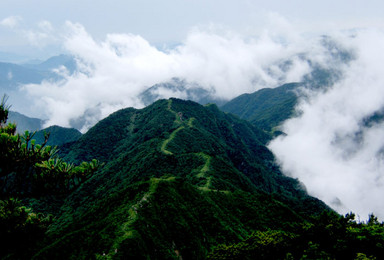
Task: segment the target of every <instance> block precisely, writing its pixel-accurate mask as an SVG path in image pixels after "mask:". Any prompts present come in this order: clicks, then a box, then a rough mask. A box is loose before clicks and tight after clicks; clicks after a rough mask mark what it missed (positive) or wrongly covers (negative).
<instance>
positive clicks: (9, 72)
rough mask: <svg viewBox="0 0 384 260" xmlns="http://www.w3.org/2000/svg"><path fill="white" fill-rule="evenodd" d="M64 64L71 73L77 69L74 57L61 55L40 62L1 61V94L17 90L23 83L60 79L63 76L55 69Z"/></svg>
mask: <svg viewBox="0 0 384 260" xmlns="http://www.w3.org/2000/svg"><path fill="white" fill-rule="evenodd" d="M61 66H64V67H65V68H66V69H67V70H68V71H69V73H73V72H74V71H75V70H76V62H75V60H74V58H73V57H71V56H67V55H59V56H54V57H51V58H49V59H48V60H46V61H44V62H41V63H38V64H14V63H7V62H0V94H1V95H3V94H4V93H9V92H13V91H15V90H17V87H18V86H20V85H22V84H39V83H41V82H42V81H43V80H53V81H56V80H59V79H61V76H59V75H58V74H57V73H55V72H54V71H53V70H54V69H57V68H59V67H61Z"/></svg>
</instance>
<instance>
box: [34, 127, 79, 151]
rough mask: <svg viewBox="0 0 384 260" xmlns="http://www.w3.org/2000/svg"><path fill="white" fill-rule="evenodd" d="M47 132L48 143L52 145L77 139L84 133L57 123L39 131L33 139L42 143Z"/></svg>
mask: <svg viewBox="0 0 384 260" xmlns="http://www.w3.org/2000/svg"><path fill="white" fill-rule="evenodd" d="M45 133H49V139H48V142H47V145H50V146H58V145H63V144H65V143H70V142H74V141H77V140H78V139H79V138H80V137H81V135H82V134H81V133H80V131H79V130H77V129H74V128H66V127H61V126H57V125H55V126H50V127H47V128H44V129H42V130H40V131H37V132H36V134H35V135H34V136H33V139H35V140H36V143H38V144H41V143H43V142H44V134H45Z"/></svg>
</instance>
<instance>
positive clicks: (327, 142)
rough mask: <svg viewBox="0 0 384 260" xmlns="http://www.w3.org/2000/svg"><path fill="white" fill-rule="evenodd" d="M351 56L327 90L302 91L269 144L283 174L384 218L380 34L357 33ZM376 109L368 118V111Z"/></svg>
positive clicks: (341, 205) (383, 40)
mask: <svg viewBox="0 0 384 260" xmlns="http://www.w3.org/2000/svg"><path fill="white" fill-rule="evenodd" d="M342 44H344V45H348V48H352V49H353V50H354V53H355V59H354V60H352V61H351V62H350V63H349V65H348V66H345V67H343V68H342V77H341V79H340V80H339V81H337V82H335V83H334V84H333V85H332V86H331V87H330V88H328V89H327V91H318V92H312V93H307V94H308V95H307V98H306V99H305V100H304V99H303V100H302V101H301V103H300V105H299V106H298V107H297V110H298V111H299V113H300V116H299V117H297V118H294V119H291V120H288V121H287V122H285V124H284V126H283V131H284V132H285V133H286V134H287V135H286V136H281V137H279V138H277V139H275V140H273V141H272V142H271V143H270V145H269V147H270V149H271V150H272V151H273V152H274V154H275V155H276V157H277V158H278V160H279V162H280V164H281V166H282V169H283V171H284V172H285V173H287V174H289V175H291V176H293V177H297V178H299V179H300V181H302V182H303V183H304V184H305V186H306V187H307V189H308V191H309V193H310V194H312V195H314V196H316V197H319V198H320V199H322V200H324V201H325V202H326V203H327V204H329V205H330V206H332V207H334V208H335V209H336V210H338V211H339V212H342V213H347V212H349V211H353V212H356V213H358V214H359V215H360V217H361V218H362V219H364V218H367V217H368V214H370V213H372V212H373V213H374V214H376V215H378V216H380V218H381V219H383V218H384V206H383V205H384V186H383V184H384V160H383V159H384V123H383V121H382V120H380V117H381V116H380V115H383V114H382V113H383V112H384V110H383V109H384V73H383V68H384V64H383V63H384V53H383V52H382V51H381V50H382V46H384V33H383V32H382V31H375V30H365V31H360V32H357V33H356V34H355V35H354V36H353V37H351V38H350V39H349V41H348V42H344V43H342ZM374 114H376V116H375V117H374V118H373V117H372V115H374Z"/></svg>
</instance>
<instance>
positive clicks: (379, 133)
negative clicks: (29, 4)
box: [20, 17, 384, 218]
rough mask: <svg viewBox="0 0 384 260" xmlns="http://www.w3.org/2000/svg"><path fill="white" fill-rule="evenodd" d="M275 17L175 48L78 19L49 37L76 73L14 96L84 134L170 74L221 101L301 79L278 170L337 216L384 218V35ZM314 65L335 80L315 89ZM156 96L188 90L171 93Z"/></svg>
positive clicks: (208, 32)
mask: <svg viewBox="0 0 384 260" xmlns="http://www.w3.org/2000/svg"><path fill="white" fill-rule="evenodd" d="M272 18H273V19H274V20H275V21H276V22H275V23H273V24H272V25H271V27H270V28H266V29H265V30H264V31H262V32H261V33H260V34H258V35H251V36H249V35H241V34H237V33H235V32H229V31H226V30H222V29H217V28H211V29H204V30H203V29H198V28H195V29H193V30H191V31H190V33H189V34H188V36H187V37H186V38H185V40H184V41H182V42H181V43H180V44H179V45H177V46H176V47H173V48H164V49H159V48H156V47H155V46H153V45H151V44H150V43H149V42H148V41H147V40H146V39H144V38H143V37H141V36H140V35H134V34H109V35H107V36H106V38H105V39H103V40H96V39H94V38H93V37H92V35H91V34H90V33H88V32H87V30H86V28H84V26H82V25H81V24H75V23H71V22H67V23H66V25H65V28H66V33H65V34H63V35H60V37H59V36H55V39H58V38H60V39H61V40H62V42H63V47H64V49H65V50H66V51H67V52H68V53H69V54H70V55H72V56H73V57H75V59H76V61H77V66H78V70H77V71H76V72H75V73H73V74H70V73H68V72H66V71H65V69H61V70H59V73H61V75H62V76H63V78H62V80H60V81H59V82H56V81H43V82H42V83H41V84H28V85H24V86H22V87H21V89H20V93H23V94H25V95H27V96H28V98H29V99H30V100H31V102H32V104H33V105H32V106H31V107H30V108H29V111H30V112H31V113H34V115H35V116H40V117H44V118H48V121H47V125H53V124H58V125H62V126H75V125H76V126H77V125H80V126H81V130H82V131H86V130H87V129H88V128H89V127H91V126H92V125H94V124H95V123H96V122H98V121H99V120H100V119H102V118H104V117H106V116H108V115H109V114H110V113H112V112H114V111H116V110H118V109H120V108H124V107H130V106H133V107H137V108H140V107H143V106H144V102H143V100H142V99H141V98H140V95H141V94H142V93H143V92H144V91H146V90H147V89H148V88H150V87H152V86H154V85H156V84H159V83H166V82H171V81H172V80H173V79H175V78H178V79H181V80H183V81H184V82H186V83H187V84H186V87H187V88H193V87H196V86H199V87H201V88H202V89H204V90H206V91H207V93H209V94H210V95H211V96H212V97H213V98H217V99H220V100H229V99H232V98H234V97H236V96H238V95H241V94H243V93H251V92H255V91H257V90H259V89H261V88H265V87H270V88H274V87H277V86H279V85H281V84H284V83H289V82H301V81H305V84H306V86H307V87H308V88H305V89H303V90H302V91H301V92H300V96H301V97H302V98H300V101H299V104H298V106H297V108H296V110H297V115H298V116H297V117H295V118H292V119H290V120H288V121H286V122H285V123H284V124H283V126H282V130H283V132H285V133H286V135H284V136H280V137H278V138H276V139H275V140H273V141H272V142H271V143H270V144H269V148H270V149H271V150H272V151H273V152H274V154H275V155H276V157H277V160H278V163H279V164H280V165H281V167H282V169H283V171H284V173H286V174H287V175H290V176H292V177H295V178H298V179H299V180H300V181H302V182H303V183H304V185H305V186H306V188H307V190H308V192H309V193H310V194H311V195H314V196H316V197H318V198H320V199H322V200H324V201H325V202H326V203H327V204H329V205H330V206H331V207H333V208H335V209H336V210H338V211H339V212H341V213H347V212H349V211H354V212H356V213H357V214H359V215H360V217H361V218H366V217H367V215H368V213H371V212H374V213H375V214H377V215H379V216H380V217H381V218H383V217H384V209H383V208H382V205H383V202H384V201H383V199H382V198H384V189H383V187H382V185H383V182H384V180H383V175H384V165H383V148H384V147H383V144H384V127H383V122H382V120H380V115H382V112H383V107H384V98H383V97H384V73H383V71H382V70H383V69H382V68H383V66H382V63H383V60H384V54H383V53H382V51H381V49H382V46H384V32H383V31H380V30H373V29H372V30H368V29H367V30H363V29H362V30H353V31H344V32H339V33H332V34H331V35H329V36H313V35H311V36H309V35H305V34H301V33H299V32H297V31H296V30H295V29H294V28H292V27H291V26H290V25H289V23H288V22H287V21H285V20H284V19H283V18H281V17H272ZM276 18H279V19H276ZM50 30H51V29H50ZM315 69H322V70H324V71H327V72H329V73H330V74H331V75H334V77H332V78H330V79H328V81H327V84H326V86H323V87H322V88H318V87H315V86H311V84H314V82H315V81H316V79H313V78H312V77H314V74H313V73H312V72H313V71H314V70H315ZM157 94H158V96H159V97H164V98H168V97H171V96H174V97H181V98H184V97H185V96H186V95H187V94H186V92H185V91H184V92H183V91H180V90H178V91H173V90H172V89H159V90H158V92H157ZM375 113H376V114H377V115H379V116H378V117H374V118H372V115H374V114H375ZM79 122H81V123H79Z"/></svg>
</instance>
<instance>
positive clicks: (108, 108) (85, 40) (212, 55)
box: [24, 22, 328, 131]
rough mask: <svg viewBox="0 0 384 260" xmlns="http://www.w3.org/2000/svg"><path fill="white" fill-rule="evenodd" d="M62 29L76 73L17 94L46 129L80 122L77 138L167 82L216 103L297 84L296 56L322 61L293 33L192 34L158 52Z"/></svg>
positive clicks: (140, 42) (135, 41)
mask: <svg viewBox="0 0 384 260" xmlns="http://www.w3.org/2000/svg"><path fill="white" fill-rule="evenodd" d="M276 27H278V26H276ZM66 28H67V32H68V33H67V34H66V35H65V37H64V39H63V45H64V47H65V49H66V50H67V51H68V52H69V53H70V54H72V55H74V56H75V57H76V59H77V62H78V66H79V68H80V71H78V72H77V73H75V74H73V75H67V76H65V80H63V81H62V82H59V83H57V82H55V83H52V82H43V83H42V84H38V85H36V84H33V85H27V86H24V91H26V92H27V93H28V94H29V96H30V97H31V99H32V100H33V102H34V104H35V108H34V109H35V110H36V111H46V112H45V115H44V116H45V117H47V118H48V121H47V124H48V125H49V124H58V125H63V126H71V125H72V123H71V122H74V121H76V120H79V119H80V118H81V119H82V120H85V121H86V124H85V125H84V127H83V129H82V130H83V131H85V130H86V129H88V128H89V127H90V126H92V125H93V124H95V123H96V122H97V121H98V120H100V119H101V118H103V117H105V116H107V115H108V114H109V113H111V112H113V111H115V110H117V109H119V108H123V107H127V106H134V107H141V106H143V103H142V102H141V100H140V99H139V98H138V96H139V95H140V93H142V92H143V91H145V90H146V89H147V88H149V87H151V86H152V85H154V84H157V83H162V82H167V81H170V80H171V79H172V78H180V79H182V80H185V81H186V82H190V83H194V84H190V85H191V86H193V85H195V84H198V85H199V86H200V87H202V88H204V89H206V90H208V91H209V93H211V95H212V96H215V97H216V98H220V99H231V98H233V97H236V96H238V95H240V94H243V93H245V92H254V91H256V90H258V89H260V88H263V87H276V86H278V85H280V84H283V83H285V82H292V81H300V80H301V79H302V77H303V76H304V75H306V74H308V73H309V72H310V66H309V64H308V60H307V59H306V58H304V57H303V56H302V53H305V52H307V53H308V52H309V50H310V51H311V53H312V54H313V53H314V54H315V55H314V56H313V59H315V60H316V59H317V60H318V61H316V62H323V61H321V60H320V57H321V59H323V56H324V55H323V54H322V53H324V52H325V51H328V50H325V48H324V46H321V45H320V44H318V43H316V44H315V45H312V44H310V42H309V41H308V40H307V41H303V40H302V39H301V38H300V37H299V36H297V35H296V34H295V32H294V31H293V30H292V34H289V33H287V31H285V33H286V34H285V35H283V36H282V35H276V33H274V31H267V30H266V31H265V32H264V33H262V34H261V35H259V36H257V37H245V36H242V35H238V34H236V33H231V32H223V31H221V32H214V30H213V29H212V30H205V31H203V30H199V29H195V30H192V31H191V32H190V33H189V35H188V37H187V38H186V39H185V41H184V42H182V43H181V44H180V45H179V46H177V47H175V48H173V49H167V50H159V49H157V48H156V47H154V46H151V45H150V44H149V43H148V42H147V41H146V40H145V39H143V38H142V37H140V36H138V35H132V34H110V35H107V37H106V39H105V40H103V41H96V40H95V39H93V38H92V36H91V35H89V34H88V33H87V31H86V30H85V28H84V27H83V26H82V25H80V24H73V23H70V22H67V24H66ZM284 28H289V27H287V26H285V27H284ZM280 29H281V28H280ZM316 55H317V56H318V57H316ZM168 94H169V95H172V93H168ZM175 95H176V96H177V93H175ZM164 97H167V96H164Z"/></svg>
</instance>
